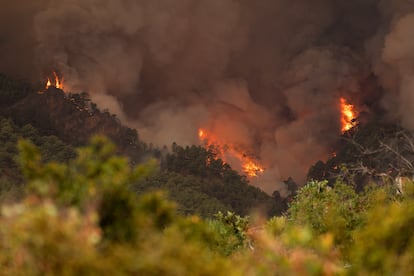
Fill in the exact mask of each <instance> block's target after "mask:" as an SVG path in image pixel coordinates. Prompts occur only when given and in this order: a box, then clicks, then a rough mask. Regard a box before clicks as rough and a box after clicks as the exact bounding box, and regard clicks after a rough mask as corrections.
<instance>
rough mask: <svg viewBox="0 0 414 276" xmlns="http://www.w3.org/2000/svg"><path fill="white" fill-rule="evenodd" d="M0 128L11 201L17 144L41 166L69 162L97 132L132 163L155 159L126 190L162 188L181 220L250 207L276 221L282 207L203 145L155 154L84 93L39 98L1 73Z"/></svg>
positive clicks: (0, 173)
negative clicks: (155, 167) (31, 150)
mask: <svg viewBox="0 0 414 276" xmlns="http://www.w3.org/2000/svg"><path fill="white" fill-rule="evenodd" d="M0 122H1V125H0V143H1V144H0V163H1V164H0V193H2V195H0V199H3V198H10V197H14V196H17V195H18V194H19V191H17V192H16V191H15V189H16V187H17V188H18V187H19V185H20V184H22V183H24V181H23V180H22V177H21V176H20V172H19V170H18V168H17V165H16V163H15V162H14V160H15V157H16V154H17V149H16V142H17V140H18V138H20V137H24V138H28V139H30V140H32V141H33V142H34V143H35V144H36V145H37V146H39V147H40V149H41V151H42V152H43V154H44V156H45V158H44V159H45V160H44V161H45V162H47V161H50V160H55V161H58V162H67V161H68V160H70V159H71V158H73V157H74V156H75V154H76V153H75V150H74V149H75V148H76V147H79V146H83V145H85V144H87V143H88V141H89V139H90V137H91V136H93V135H96V134H101V135H105V136H107V137H108V138H110V139H111V140H112V141H113V143H115V145H116V147H117V151H118V154H122V155H125V156H127V157H128V158H129V159H130V161H131V164H132V165H135V164H138V163H140V162H143V161H146V160H148V158H150V157H155V158H157V159H158V160H159V161H160V164H161V169H160V170H159V172H158V173H156V174H155V175H153V176H151V177H148V178H147V179H145V180H144V181H141V182H140V183H135V184H134V185H132V189H133V190H134V191H135V192H137V193H143V192H146V191H150V190H154V189H162V190H167V191H168V193H169V196H170V198H172V199H173V200H175V201H176V202H177V203H178V209H179V211H181V212H182V213H184V214H200V215H202V216H205V217H211V216H212V215H213V214H215V213H217V212H218V211H233V212H236V213H238V214H241V215H247V214H249V212H251V211H252V210H254V209H256V210H259V211H261V212H263V213H267V214H268V215H274V214H280V213H282V212H283V210H285V209H286V207H287V204H286V202H287V201H286V199H281V198H280V196H277V195H275V196H274V197H272V196H269V195H267V194H266V193H264V192H263V191H261V190H259V189H257V188H255V187H253V186H250V185H249V184H248V181H247V180H246V178H245V177H242V176H240V175H239V174H238V173H237V172H236V171H234V170H232V169H231V168H230V166H229V165H227V164H225V163H224V162H223V161H222V160H220V159H216V161H214V162H210V161H209V160H212V159H211V157H212V155H214V153H213V152H211V151H209V150H206V149H204V148H203V147H196V146H192V147H186V148H183V147H180V146H178V145H174V146H173V151H172V152H171V153H168V154H161V150H158V149H154V148H152V147H149V146H147V144H145V143H144V142H142V141H140V140H139V137H138V134H137V132H136V130H134V129H131V128H128V127H125V126H123V125H122V124H121V123H120V121H119V120H118V119H117V118H116V116H115V115H111V114H110V113H109V112H107V111H101V110H99V108H98V107H97V106H96V104H94V103H93V102H91V100H90V99H89V97H88V94H87V93H80V94H71V93H64V92H63V91H62V90H60V89H57V88H55V87H49V88H48V89H46V90H45V91H42V92H41V93H39V92H38V90H36V89H34V88H33V86H32V85H30V84H27V83H26V82H24V81H18V80H13V79H10V78H9V77H7V76H5V75H2V74H0Z"/></svg>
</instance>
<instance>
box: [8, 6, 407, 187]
mask: <svg viewBox="0 0 414 276" xmlns="http://www.w3.org/2000/svg"><path fill="white" fill-rule="evenodd" d="M2 1H3V2H5V0H2ZM21 2H24V3H23V4H22V3H21ZM33 2H35V3H33ZM411 2H412V1H402V0H401V1H399V0H366V1H359V0H350V1H341V0H314V1H306V0H289V1H288V0H276V1H275V0H263V1H247V0H209V1H196V0H181V1H169V0H119V1H112V0H60V1H52V0H50V1H48V0H44V1H29V0H22V1H19V3H16V4H12V3H10V2H7V4H4V5H5V6H9V7H7V9H4V10H2V11H0V18H1V19H0V21H1V25H0V50H1V51H0V60H2V63H1V64H0V69H1V70H2V71H5V72H8V73H12V74H17V73H20V74H22V75H24V76H26V77H27V76H29V77H30V78H32V79H37V80H39V79H41V78H42V77H43V76H44V75H45V74H47V73H49V72H50V71H51V70H57V71H58V72H60V73H61V74H63V75H64V77H65V84H66V87H69V89H70V90H72V91H88V92H89V93H90V94H91V97H92V100H94V101H96V102H97V103H98V105H99V106H100V107H101V108H108V109H109V110H110V111H112V112H114V113H116V114H117V115H118V116H119V117H120V118H121V119H122V121H123V122H125V123H127V124H128V125H130V126H132V127H135V128H137V129H138V132H139V134H140V136H141V138H143V139H144V140H146V141H148V142H152V143H154V144H156V145H161V146H162V145H164V144H165V145H170V144H171V143H172V142H177V143H179V144H197V143H199V141H198V136H197V130H198V128H200V127H204V128H207V129H208V130H209V131H211V132H213V133H215V135H217V136H220V137H221V139H222V140H223V141H226V142H228V143H231V144H236V145H237V146H238V147H240V148H244V149H246V150H248V151H249V154H253V155H255V156H257V157H258V158H259V159H260V161H261V163H263V164H264V166H265V167H266V171H265V174H264V175H263V176H262V177H260V178H257V179H255V180H254V182H253V184H254V185H257V186H259V187H261V188H262V189H263V190H265V191H267V192H269V193H271V192H273V191H274V190H278V191H279V192H280V193H281V194H282V195H286V193H287V190H286V187H285V185H284V184H283V180H285V179H287V178H288V177H289V176H292V177H293V178H294V179H295V180H296V181H297V182H299V183H303V182H304V181H305V177H306V173H307V170H308V168H309V166H310V165H311V164H313V163H314V162H315V161H317V160H320V159H325V158H327V157H328V155H329V154H330V152H331V148H332V146H333V144H334V143H335V141H336V140H337V139H338V135H339V133H340V125H339V124H340V120H339V116H340V115H339V98H340V97H341V96H344V97H346V98H348V99H349V100H350V101H351V102H354V103H355V104H357V105H358V106H359V107H360V108H365V109H367V108H369V107H366V106H364V105H366V104H367V103H366V102H364V101H365V99H366V98H367V97H368V96H367V95H371V94H369V92H367V91H364V89H363V87H364V85H363V83H364V82H366V81H367V80H368V79H370V78H369V77H370V76H372V75H375V76H377V77H378V78H377V80H378V82H379V84H380V85H381V86H382V87H383V88H384V90H385V92H386V93H385V94H384V97H383V98H382V105H383V106H384V107H385V108H386V110H387V111H388V113H389V117H390V118H394V119H397V120H401V121H402V123H403V124H404V125H405V126H406V127H408V128H410V129H411V130H413V131H414V120H413V119H412V116H410V110H411V109H412V108H413V107H414V96H412V92H411V91H412V89H413V88H414V81H413V79H414V78H413V77H414V76H413V75H414V36H413V33H412V30H411V26H413V24H414V4H413V3H411ZM4 5H3V6H4ZM371 79H372V78H371ZM236 167H237V164H236Z"/></svg>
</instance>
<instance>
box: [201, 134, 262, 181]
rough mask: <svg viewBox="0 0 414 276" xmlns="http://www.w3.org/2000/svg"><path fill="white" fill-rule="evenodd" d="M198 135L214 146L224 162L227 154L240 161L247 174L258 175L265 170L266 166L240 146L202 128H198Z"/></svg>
mask: <svg viewBox="0 0 414 276" xmlns="http://www.w3.org/2000/svg"><path fill="white" fill-rule="evenodd" d="M198 137H199V138H200V141H201V142H203V143H204V144H205V145H206V146H214V147H215V150H216V154H217V156H218V158H220V159H222V160H223V161H224V162H227V161H226V159H227V158H226V157H227V156H228V157H230V158H232V159H233V158H235V159H237V160H238V161H240V164H241V167H242V170H243V172H244V173H245V174H246V175H247V176H249V177H256V176H259V175H260V174H262V173H263V172H264V168H263V167H262V166H261V165H260V164H259V163H258V161H257V160H255V158H254V157H252V156H248V155H247V154H245V153H243V151H242V150H241V149H240V148H239V147H237V146H235V145H228V144H227V143H223V142H222V141H221V140H220V139H219V138H218V137H216V136H214V135H213V134H212V133H209V132H207V131H206V130H205V129H202V128H200V129H199V130H198Z"/></svg>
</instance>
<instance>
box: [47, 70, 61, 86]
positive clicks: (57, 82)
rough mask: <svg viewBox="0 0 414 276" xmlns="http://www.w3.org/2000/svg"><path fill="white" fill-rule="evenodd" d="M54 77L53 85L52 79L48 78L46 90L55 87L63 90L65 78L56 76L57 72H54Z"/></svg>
mask: <svg viewBox="0 0 414 276" xmlns="http://www.w3.org/2000/svg"><path fill="white" fill-rule="evenodd" d="M53 76H54V79H55V80H54V81H55V82H54V83H53V84H52V81H51V80H50V78H47V82H46V89H48V88H49V87H51V86H53V87H56V88H59V89H62V90H63V77H62V78H59V76H58V75H57V74H56V72H53Z"/></svg>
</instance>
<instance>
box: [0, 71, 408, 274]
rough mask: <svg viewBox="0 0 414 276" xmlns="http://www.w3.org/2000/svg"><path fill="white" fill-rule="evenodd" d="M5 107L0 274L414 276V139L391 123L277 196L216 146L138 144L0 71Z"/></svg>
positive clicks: (363, 135) (355, 136)
mask: <svg viewBox="0 0 414 276" xmlns="http://www.w3.org/2000/svg"><path fill="white" fill-rule="evenodd" d="M0 103H1V105H2V109H1V111H0V116H1V117H0V163H1V165H0V204H1V208H0V210H1V211H0V224H1V225H2V227H1V228H0V271H1V274H4V275H79V274H82V275H102V274H105V275H106V274H115V275H131V274H132V275H136V274H138V275H291V274H293V275H333V274H338V275H359V274H362V275H371V274H374V275H396V274H397V275H406V274H408V275H409V274H412V273H413V272H414V265H413V264H414V262H413V259H414V239H411V229H412V228H413V227H414V183H413V182H412V174H413V171H414V169H413V168H414V165H413V164H414V163H413V162H414V146H413V145H414V138H413V137H412V135H411V134H410V133H409V132H407V131H406V130H404V129H402V128H401V127H399V126H395V125H390V124H386V123H383V122H382V121H381V120H378V121H373V122H371V123H368V124H365V125H358V126H356V127H355V128H353V129H351V130H350V131H348V132H346V133H344V135H343V136H342V138H341V139H340V141H339V142H338V145H337V147H336V149H335V154H334V156H333V157H332V158H331V159H329V160H327V161H326V162H322V161H320V162H318V163H316V164H315V165H314V166H313V167H312V168H311V169H310V171H309V174H308V182H307V184H306V185H304V186H303V187H301V188H298V187H297V186H296V184H295V183H294V182H293V181H292V180H288V181H287V182H286V184H288V185H289V187H290V192H291V195H290V197H288V198H286V199H284V198H281V197H280V195H279V194H277V193H275V194H274V195H273V196H269V195H267V194H266V193H264V192H262V191H261V190H259V189H258V188H255V187H252V186H251V185H249V182H248V180H247V178H246V177H244V176H242V175H240V174H239V173H238V172H236V171H235V170H233V169H232V168H231V167H230V166H229V165H228V164H226V163H225V162H223V160H221V159H220V158H218V157H217V156H216V154H215V152H214V149H212V148H205V147H201V146H185V147H184V146H180V145H177V144H173V145H172V146H171V150H170V151H168V150H166V149H158V148H154V147H152V146H150V145H147V144H145V143H144V142H142V141H141V140H140V139H139V136H138V133H137V132H136V131H134V130H132V129H129V128H127V127H124V126H122V124H121V123H120V122H119V120H118V119H117V118H116V117H115V116H113V115H111V114H109V113H108V112H105V111H101V110H99V109H98V107H97V106H96V105H94V104H93V103H92V102H91V101H90V100H89V99H88V96H87V94H86V93H83V94H73V95H72V94H64V93H63V92H62V91H60V90H58V89H55V88H50V89H49V90H47V91H44V92H43V93H41V94H39V93H38V92H37V90H36V89H33V88H32V87H31V86H30V85H28V84H25V83H24V82H22V81H16V80H11V79H10V78H8V77H7V76H3V75H0ZM39 106H41V107H42V108H39Z"/></svg>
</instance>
